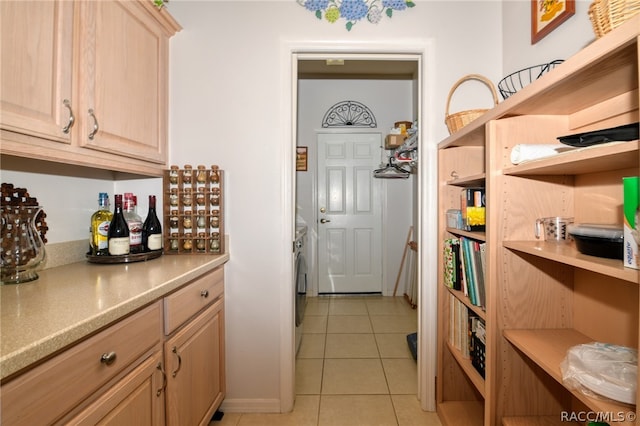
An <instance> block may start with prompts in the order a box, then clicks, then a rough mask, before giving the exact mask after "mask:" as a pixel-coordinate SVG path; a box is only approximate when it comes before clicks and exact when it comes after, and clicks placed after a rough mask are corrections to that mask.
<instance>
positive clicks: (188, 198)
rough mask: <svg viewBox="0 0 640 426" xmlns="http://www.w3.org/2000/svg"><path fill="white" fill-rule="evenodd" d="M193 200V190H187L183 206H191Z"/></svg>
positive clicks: (184, 194) (183, 196)
mask: <svg viewBox="0 0 640 426" xmlns="http://www.w3.org/2000/svg"><path fill="white" fill-rule="evenodd" d="M191 198H192V195H191V188H185V189H184V193H183V194H182V204H184V205H185V206H190V205H191Z"/></svg>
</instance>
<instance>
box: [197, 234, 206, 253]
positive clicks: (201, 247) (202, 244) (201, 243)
mask: <svg viewBox="0 0 640 426" xmlns="http://www.w3.org/2000/svg"><path fill="white" fill-rule="evenodd" d="M206 249H207V242H206V239H205V234H204V232H200V233H198V239H197V240H196V250H198V251H205V250H206Z"/></svg>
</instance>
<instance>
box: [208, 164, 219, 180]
mask: <svg viewBox="0 0 640 426" xmlns="http://www.w3.org/2000/svg"><path fill="white" fill-rule="evenodd" d="M209 180H210V181H211V183H220V169H219V168H218V166H216V165H215V164H214V165H213V166H211V172H210V173H209Z"/></svg>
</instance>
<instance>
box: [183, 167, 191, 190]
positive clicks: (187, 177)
mask: <svg viewBox="0 0 640 426" xmlns="http://www.w3.org/2000/svg"><path fill="white" fill-rule="evenodd" d="M192 178H193V168H192V167H191V165H189V164H186V165H185V166H184V170H183V171H182V183H184V184H187V185H191V181H192Z"/></svg>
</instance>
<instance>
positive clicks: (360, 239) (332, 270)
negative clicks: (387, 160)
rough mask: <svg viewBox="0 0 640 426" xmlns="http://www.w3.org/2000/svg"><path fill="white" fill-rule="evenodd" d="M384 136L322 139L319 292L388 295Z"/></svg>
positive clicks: (338, 135) (349, 135) (341, 135)
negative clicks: (377, 175) (376, 173)
mask: <svg viewBox="0 0 640 426" xmlns="http://www.w3.org/2000/svg"><path fill="white" fill-rule="evenodd" d="M381 140H382V139H381V135H380V134H379V133H321V134H319V135H318V209H319V213H318V291H319V293H365V292H366V293H369V292H381V291H382V247H381V246H382V202H381V196H380V194H381V189H380V188H381V182H380V180H379V179H374V178H373V170H374V169H376V168H378V167H379V165H380V146H381Z"/></svg>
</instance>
